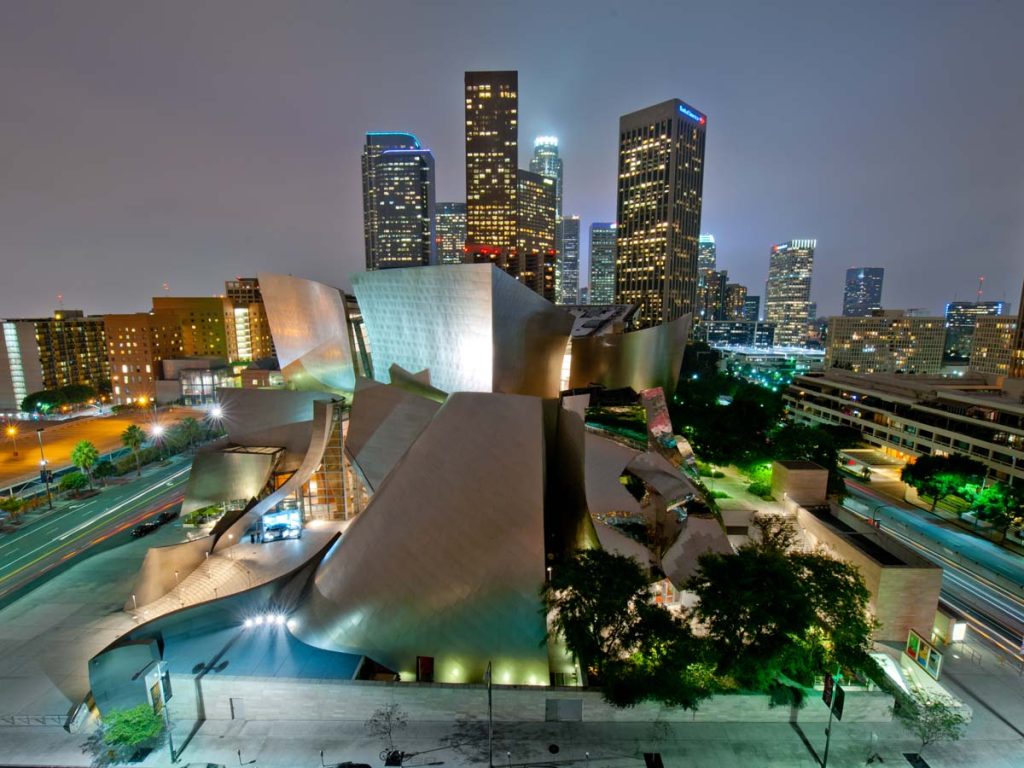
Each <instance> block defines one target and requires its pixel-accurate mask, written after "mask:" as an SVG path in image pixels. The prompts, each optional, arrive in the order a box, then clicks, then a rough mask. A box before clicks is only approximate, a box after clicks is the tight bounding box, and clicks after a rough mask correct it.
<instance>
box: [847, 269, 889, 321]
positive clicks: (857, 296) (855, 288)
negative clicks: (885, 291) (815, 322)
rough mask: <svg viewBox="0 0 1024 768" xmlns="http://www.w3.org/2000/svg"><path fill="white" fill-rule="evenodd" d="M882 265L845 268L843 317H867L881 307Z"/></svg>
mask: <svg viewBox="0 0 1024 768" xmlns="http://www.w3.org/2000/svg"><path fill="white" fill-rule="evenodd" d="M883 277H885V270H884V269H883V268H882V267H851V268H850V269H848V270H846V286H845V288H844V289H843V317H867V316H868V315H870V314H871V313H872V312H874V311H876V310H879V309H881V308H882V278H883Z"/></svg>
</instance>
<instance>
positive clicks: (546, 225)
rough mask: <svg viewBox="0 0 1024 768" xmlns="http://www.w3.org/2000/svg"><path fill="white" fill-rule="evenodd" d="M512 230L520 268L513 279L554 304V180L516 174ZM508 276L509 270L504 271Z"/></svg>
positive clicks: (533, 174)
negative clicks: (516, 231)
mask: <svg viewBox="0 0 1024 768" xmlns="http://www.w3.org/2000/svg"><path fill="white" fill-rule="evenodd" d="M518 180H519V181H518V183H519V190H518V217H517V225H516V228H517V230H518V234H517V249H518V251H519V259H520V269H521V270H522V271H521V272H519V273H518V274H517V275H516V276H517V277H518V278H519V280H520V281H521V282H522V283H523V284H524V285H526V286H528V287H529V288H532V289H533V290H534V291H536V292H537V293H539V294H540V295H541V296H543V297H544V298H545V299H547V300H548V301H550V302H552V303H553V302H554V301H555V282H556V280H555V276H556V275H555V266H556V264H555V259H556V256H557V253H558V252H557V250H556V249H555V181H554V179H551V178H549V177H547V176H541V175H540V174H539V173H532V172H531V171H523V170H520V171H519V173H518ZM507 271H509V273H510V274H511V273H512V272H511V270H507Z"/></svg>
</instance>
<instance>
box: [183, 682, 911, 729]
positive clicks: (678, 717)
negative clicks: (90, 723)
mask: <svg viewBox="0 0 1024 768" xmlns="http://www.w3.org/2000/svg"><path fill="white" fill-rule="evenodd" d="M173 685H174V691H175V698H176V699H178V700H177V701H172V704H173V705H174V708H175V709H177V710H178V711H179V712H181V713H182V714H184V713H185V711H187V710H192V709H193V707H194V705H195V701H194V696H195V694H194V685H193V683H192V678H191V677H187V676H185V677H175V679H174V680H173ZM202 690H203V703H204V706H205V711H206V717H207V719H208V720H230V719H232V699H234V700H235V701H234V711H235V712H241V713H243V716H244V719H246V720H353V721H360V722H362V721H365V720H366V718H367V717H369V715H370V714H371V713H372V712H373V711H374V710H375V709H377V708H378V707H381V706H383V705H385V704H390V703H392V702H397V703H398V704H400V705H401V707H402V709H403V710H405V711H406V712H407V713H408V717H409V720H410V721H413V722H416V721H421V722H446V721H455V720H456V719H458V718H459V717H466V716H472V717H475V718H480V717H486V713H487V689H486V687H485V686H483V685H473V686H470V685H441V684H434V685H427V684H418V683H377V682H366V681H345V680H284V679H264V678H247V677H228V676H224V677H218V676H216V675H207V676H205V677H204V678H203V681H202ZM493 695H494V719H495V720H504V721H510V722H512V721H518V722H543V721H544V720H545V713H546V711H547V702H548V701H549V700H562V701H564V700H577V701H580V700H581V701H582V702H583V720H584V721H587V722H651V721H654V720H663V721H670V722H680V721H697V722H721V723H727V722H745V723H755V722H764V723H777V722H783V723H784V722H788V721H789V720H790V719H791V712H790V708H789V707H785V706H783V707H774V708H773V707H769V705H768V704H769V702H768V697H767V696H763V695H755V694H734V695H728V696H715V697H713V698H711V699H709V700H708V701H705V702H703V703H702V704H701V706H700V709H699V710H697V711H696V712H690V711H687V710H683V709H669V708H665V707H661V706H658V705H653V704H641V705H639V706H636V707H633V708H631V709H617V708H615V707H613V706H611V705H609V704H607V703H605V702H604V701H603V700H602V698H601V694H600V693H598V692H595V691H581V690H579V691H578V690H574V689H566V688H528V687H514V686H494V694H493ZM892 703H893V702H892V697H891V696H889V695H888V694H886V693H883V692H881V691H857V690H850V691H848V693H847V696H846V707H845V711H844V714H843V722H864V723H874V722H889V721H890V720H891V719H892V713H891V708H892ZM235 719H241V718H238V717H236V718H235ZM796 719H799V721H800V722H814V723H817V722H825V721H827V720H828V709H826V707H825V705H824V704H822V702H821V699H820V697H817V696H816V697H814V698H813V699H812V700H810V701H808V702H807V704H806V706H805V707H804V708H803V709H800V710H798V712H797V713H796Z"/></svg>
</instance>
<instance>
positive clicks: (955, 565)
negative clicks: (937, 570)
mask: <svg viewBox="0 0 1024 768" xmlns="http://www.w3.org/2000/svg"><path fill="white" fill-rule="evenodd" d="M846 486H847V490H848V492H849V495H850V497H851V498H852V500H853V501H854V502H859V503H858V504H855V505H854V506H853V508H851V507H850V505H849V504H847V505H846V506H847V508H849V509H850V510H851V511H852V512H856V513H858V514H864V516H865V517H866V518H867V519H872V518H874V519H877V520H878V522H879V523H880V527H881V530H882V531H884V532H886V533H888V534H890V535H891V536H893V537H895V538H897V539H898V540H900V541H902V542H903V543H904V544H906V545H908V546H910V547H911V548H913V549H915V550H917V551H918V552H919V553H920V554H921V555H923V556H924V557H926V558H927V559H928V560H931V561H932V562H933V563H935V564H936V565H938V566H940V567H941V568H942V569H943V576H942V599H943V601H944V602H946V603H947V604H948V605H949V606H950V607H952V608H954V609H956V610H957V612H959V613H961V614H963V615H964V617H965V618H967V619H968V620H969V621H970V623H971V624H972V625H973V626H974V628H975V629H976V630H978V631H979V632H981V634H983V635H984V636H986V637H987V638H988V639H989V640H990V641H991V642H993V643H995V644H996V645H998V646H999V647H1001V648H1002V649H1003V650H1005V651H1007V652H1008V653H1010V654H1012V655H1016V654H1017V652H1018V651H1019V650H1020V649H1021V647H1022V645H1021V644H1022V638H1024V599H1022V594H1024V558H1021V557H1020V556H1018V555H1015V554H1014V553H1012V552H1009V551H1007V550H1005V549H1003V548H1002V547H999V546H998V545H996V544H994V543H992V542H991V541H988V540H987V539H981V538H978V537H975V536H971V535H970V534H969V533H966V532H965V531H963V530H961V529H959V528H957V527H956V526H953V525H952V524H950V523H948V522H946V521H944V520H942V519H940V518H937V517H935V516H934V515H929V514H928V513H927V512H925V511H924V510H920V509H918V508H916V507H912V506H910V505H906V504H903V503H902V502H899V501H896V500H894V499H892V498H891V497H889V496H887V495H885V494H881V493H878V492H877V491H875V490H873V489H872V488H871V487H870V486H867V485H864V484H862V483H857V482H853V481H851V480H849V479H846Z"/></svg>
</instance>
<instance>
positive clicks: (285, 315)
mask: <svg viewBox="0 0 1024 768" xmlns="http://www.w3.org/2000/svg"><path fill="white" fill-rule="evenodd" d="M259 281H260V290H261V291H262V293H263V304H264V306H265V307H266V310H267V321H268V322H269V324H270V334H271V336H273V338H274V346H275V348H276V349H277V359H278V362H279V363H280V364H281V372H282V373H283V374H284V377H285V380H286V381H287V382H288V383H289V384H290V385H292V386H294V387H295V388H297V389H308V390H327V391H330V392H351V391H352V390H353V389H354V387H355V383H356V382H355V372H354V370H353V367H352V347H351V342H350V335H349V329H348V321H347V314H346V309H345V300H344V297H343V296H342V294H341V291H339V290H338V289H337V288H332V287H331V286H329V285H324V284H323V283H318V282H315V281H313V280H303V279H302V278H298V277H292V276H291V275H277V274H274V273H271V272H260V273H259Z"/></svg>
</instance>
